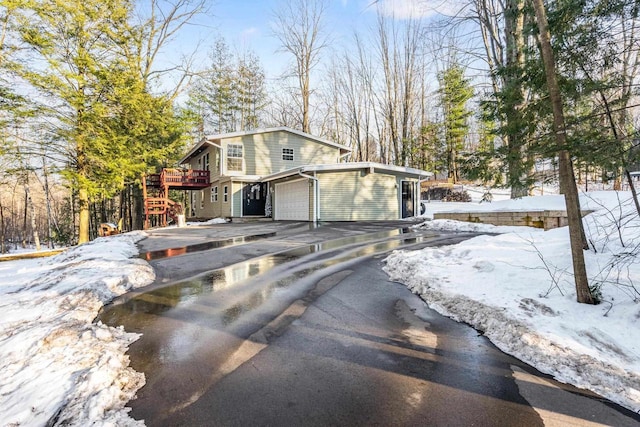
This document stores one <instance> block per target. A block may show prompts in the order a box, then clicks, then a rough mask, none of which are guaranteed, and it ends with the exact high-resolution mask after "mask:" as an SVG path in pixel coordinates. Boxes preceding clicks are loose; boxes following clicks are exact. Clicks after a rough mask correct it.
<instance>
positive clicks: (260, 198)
mask: <svg viewBox="0 0 640 427" xmlns="http://www.w3.org/2000/svg"><path fill="white" fill-rule="evenodd" d="M267 185H268V184H266V183H260V182H258V183H255V184H247V185H245V186H244V188H243V189H242V216H250V215H257V216H264V206H265V202H266V200H267Z"/></svg>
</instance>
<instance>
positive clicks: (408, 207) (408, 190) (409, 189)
mask: <svg viewBox="0 0 640 427" xmlns="http://www.w3.org/2000/svg"><path fill="white" fill-rule="evenodd" d="M411 216H413V182H410V181H402V218H408V217H411Z"/></svg>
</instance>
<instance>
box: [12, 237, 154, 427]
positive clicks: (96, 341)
mask: <svg viewBox="0 0 640 427" xmlns="http://www.w3.org/2000/svg"><path fill="white" fill-rule="evenodd" d="M144 237H145V234H144V233H142V232H134V233H127V234H122V235H117V236H112V237H106V238H99V239H96V240H95V241H94V242H91V243H88V244H85V245H82V246H77V247H74V248H72V249H69V250H68V251H67V252H65V253H63V254H60V255H58V256H56V257H53V258H50V259H44V260H25V261H13V262H4V263H0V371H1V372H2V379H1V380H0V424H1V425H53V424H65V425H67V424H68V425H78V426H80V425H82V426H84V425H118V426H123V425H125V426H126V425H136V424H139V423H137V422H136V421H135V420H132V419H131V418H129V417H128V415H127V409H125V408H124V405H125V404H126V402H127V401H129V400H131V399H132V398H133V397H134V395H135V392H136V390H138V389H139V388H140V387H142V385H144V376H143V375H142V374H140V373H137V372H135V371H133V370H132V369H131V368H129V367H128V364H129V358H128V356H125V354H124V353H125V351H126V349H127V348H128V346H129V344H130V343H131V342H133V341H135V340H136V339H137V337H138V336H137V335H136V334H130V333H126V332H125V331H124V330H123V329H121V328H112V327H108V326H106V325H103V324H101V323H98V324H94V323H92V322H93V320H94V319H95V317H96V315H97V313H98V311H99V310H100V308H101V307H102V306H103V304H105V303H107V302H109V301H110V300H112V299H113V298H114V297H115V296H117V295H120V294H122V293H124V292H126V291H128V290H129V289H132V288H136V287H140V286H144V285H147V284H149V283H151V282H152V281H153V279H154V273H153V270H152V268H151V267H150V266H149V265H148V264H147V263H146V262H144V261H143V260H141V259H136V258H132V257H133V256H135V255H137V249H136V247H135V242H137V241H138V240H140V239H142V238H144Z"/></svg>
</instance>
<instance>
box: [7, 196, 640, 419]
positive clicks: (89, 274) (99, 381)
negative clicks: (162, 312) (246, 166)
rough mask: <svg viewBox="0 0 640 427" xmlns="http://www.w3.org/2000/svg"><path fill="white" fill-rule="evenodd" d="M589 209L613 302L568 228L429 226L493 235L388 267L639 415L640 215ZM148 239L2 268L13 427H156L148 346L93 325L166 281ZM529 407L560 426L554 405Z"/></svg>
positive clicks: (599, 206)
mask: <svg viewBox="0 0 640 427" xmlns="http://www.w3.org/2000/svg"><path fill="white" fill-rule="evenodd" d="M474 194H476V195H478V194H481V191H476V192H475V193H474ZM496 196H499V197H496V199H497V198H502V197H503V196H504V195H503V194H496ZM562 203H563V198H562V196H557V195H546V196H536V197H525V198H522V199H518V200H501V201H495V202H493V203H477V202H474V203H466V204H460V203H457V204H449V203H441V202H438V203H428V204H427V205H428V209H427V212H426V213H425V217H426V218H430V217H432V216H433V213H434V212H435V211H446V210H460V209H465V210H482V211H492V210H493V211H496V210H531V209H540V210H544V209H557V208H558V207H559V206H562ZM581 204H582V206H583V207H585V208H588V209H593V210H595V212H594V213H592V214H590V215H588V216H587V217H585V219H584V224H585V228H586V232H587V234H588V237H589V241H590V242H591V243H592V245H595V246H596V249H597V252H596V251H588V252H587V255H586V258H587V259H586V261H587V266H588V274H589V276H590V281H591V283H592V284H598V283H600V285H602V287H601V291H602V300H603V302H602V303H601V304H599V305H595V306H587V305H584V304H578V303H576V301H575V300H576V297H575V288H574V286H573V284H572V276H571V257H570V256H568V254H569V250H570V249H569V238H568V230H567V227H563V228H558V229H555V230H550V231H543V230H540V229H533V228H529V227H494V226H490V225H484V224H472V223H463V222H457V221H449V220H435V221H426V222H424V223H422V224H419V225H418V227H424V228H429V229H433V230H451V231H461V232H466V231H472V232H479V233H493V235H482V236H478V237H475V238H473V239H470V240H467V241H464V242H462V243H460V244H457V245H451V246H444V247H427V248H425V249H422V250H417V251H396V252H394V253H392V254H391V255H390V256H389V257H388V258H387V259H386V261H385V263H386V267H385V270H386V271H387V273H388V274H389V275H390V277H391V279H392V280H395V281H397V282H400V283H404V284H406V285H407V286H408V287H409V288H410V289H411V290H412V291H413V292H415V293H417V294H420V295H421V296H422V298H423V299H424V300H425V301H426V302H427V304H428V305H429V306H430V307H431V308H433V309H435V310H436V311H438V312H440V313H442V314H444V315H446V316H449V317H451V318H453V319H455V320H458V321H463V322H465V323H468V324H470V325H472V326H474V327H476V328H477V329H479V330H481V331H483V333H484V335H486V336H487V337H488V338H489V339H490V340H491V341H492V342H493V343H494V344H495V345H496V346H498V347H499V348H500V349H501V350H503V351H505V352H507V353H509V354H512V355H514V356H516V357H517V358H519V359H521V360H523V361H525V362H527V363H529V364H531V365H532V366H535V367H536V368H538V369H539V370H541V371H543V372H545V373H548V374H550V375H552V376H554V378H556V379H558V380H560V381H562V382H566V383H569V384H573V385H576V386H578V387H582V388H585V389H589V390H592V391H595V392H596V393H599V394H601V395H602V396H604V397H606V398H608V399H611V400H613V401H615V402H617V403H619V404H620V405H623V406H625V407H626V408H628V409H630V410H632V411H635V412H638V411H640V329H639V328H638V327H637V319H638V316H640V311H639V309H638V301H639V299H640V294H639V291H640V285H638V283H640V263H638V256H637V254H636V255H634V256H629V252H630V248H638V247H639V245H640V218H638V216H637V214H636V213H635V210H634V207H633V204H632V202H631V197H630V193H629V192H614V191H607V192H593V193H587V194H582V195H581ZM211 227H213V228H211V229H209V230H207V233H208V235H210V236H212V237H213V236H215V232H216V227H222V229H223V230H224V227H226V226H225V225H224V224H217V225H213V226H211ZM496 234H497V235H496ZM144 237H145V233H144V232H142V231H136V232H131V233H126V234H121V235H117V236H111V237H108V238H99V239H96V240H95V241H93V242H91V243H88V244H85V245H81V246H76V247H74V248H70V249H69V250H68V251H67V252H65V253H63V254H60V255H57V256H55V257H51V258H46V259H37V260H34V259H31V260H20V261H5V262H0V371H1V372H2V373H3V375H2V376H0V425H14V424H15V425H44V424H46V423H47V422H48V421H50V420H51V419H52V417H58V418H57V419H58V421H59V422H61V423H63V424H64V421H65V420H69V421H71V423H70V425H78V426H82V425H96V426H99V425H102V426H113V425H117V426H134V425H135V426H140V425H143V424H142V423H141V422H137V421H135V420H133V419H131V418H130V417H129V416H128V409H127V408H126V407H125V404H126V403H127V402H128V401H129V400H130V399H132V398H133V396H134V395H135V393H136V391H137V390H138V389H139V388H140V387H142V386H143V385H144V383H145V378H144V374H143V373H140V372H136V371H134V370H133V369H132V368H131V367H130V366H129V358H128V356H127V355H126V351H127V349H128V347H129V345H130V344H131V343H132V342H134V341H135V340H136V339H137V338H138V337H139V335H137V334H132V333H130V332H128V331H125V330H124V329H123V328H122V327H119V328H114V327H111V326H107V325H104V324H102V323H100V322H97V323H94V322H93V319H94V318H95V317H96V315H97V313H98V311H99V310H100V308H101V307H102V305H103V304H107V303H108V302H109V301H111V300H112V299H113V298H115V297H116V296H118V295H121V294H123V293H125V292H127V291H130V290H133V289H136V288H141V287H144V286H146V285H148V284H150V283H152V282H153V280H154V272H153V269H152V268H151V266H150V265H149V264H148V263H146V262H145V261H143V260H142V259H140V258H137V257H136V255H137V254H138V250H137V248H136V246H135V243H136V242H137V241H138V240H140V239H142V238H144ZM625 254H627V255H625ZM452 272H455V274H452ZM616 275H617V277H616ZM521 395H522V396H523V397H524V398H526V396H527V395H526V394H523V392H522V391H521ZM529 403H530V404H531V405H532V406H533V407H534V409H535V410H537V411H538V412H539V413H540V415H541V417H543V418H545V417H548V416H549V414H548V412H549V410H548V409H549V408H546V409H547V410H546V411H545V408H544V407H543V408H536V407H535V404H534V402H533V401H529ZM598 410H600V409H598ZM551 415H552V419H553V418H554V417H555V416H556V415H562V414H555V415H554V414H551ZM545 419H546V418H545ZM556 421H557V420H556ZM565 421H566V420H565ZM569 424H570V423H569V422H560V423H559V424H556V425H569ZM549 425H552V424H549ZM619 425H621V424H619Z"/></svg>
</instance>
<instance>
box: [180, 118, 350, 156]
mask: <svg viewBox="0 0 640 427" xmlns="http://www.w3.org/2000/svg"><path fill="white" fill-rule="evenodd" d="M271 132H287V133H291V134H294V135H298V136H301V137H303V138H307V139H310V140H312V141H316V142H318V143H320V144H325V145H328V146H330V147H334V148H337V149H339V150H340V156H344V155H346V154H349V153H350V152H351V148H349V147H347V146H346V145H342V144H338V143H335V142H333V141H329V140H328V139H324V138H320V137H317V136H313V135H311V134H309V133H306V132H302V131H299V130H296V129H292V128H289V127H286V126H281V127H275V128H265V129H255V130H250V131H241V132H229V133H221V134H217V135H208V136H205V137H204V138H202V139H201V140H200V141H199V142H198V143H197V144H196V145H194V146H193V148H191V150H189V152H188V153H187V154H185V155H184V156H183V157H182V158H181V159H180V161H179V164H183V163H185V162H186V161H187V160H189V159H190V158H192V157H193V156H194V155H197V154H199V153H200V152H202V150H203V149H204V148H205V147H206V146H207V145H212V146H214V147H218V148H220V141H221V140H223V139H229V138H237V137H242V136H248V135H257V134H261V133H271Z"/></svg>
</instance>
